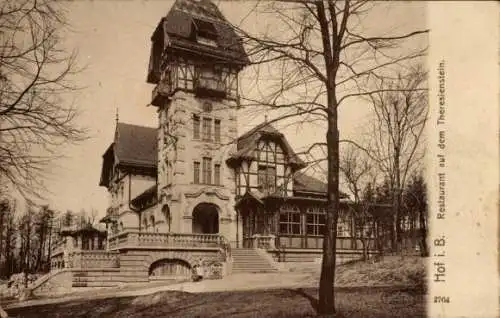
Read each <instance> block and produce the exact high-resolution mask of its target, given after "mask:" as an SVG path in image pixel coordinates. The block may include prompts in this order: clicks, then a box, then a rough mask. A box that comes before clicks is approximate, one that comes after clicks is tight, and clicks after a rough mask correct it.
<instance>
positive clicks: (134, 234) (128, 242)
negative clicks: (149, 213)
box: [108, 231, 229, 253]
mask: <svg viewBox="0 0 500 318" xmlns="http://www.w3.org/2000/svg"><path fill="white" fill-rule="evenodd" d="M108 244H109V249H110V250H116V249H120V248H124V247H128V248H131V247H133V248H141V247H148V248H149V247H156V248H161V247H213V248H223V249H224V250H225V251H227V252H228V253H229V249H228V247H229V244H228V243H227V241H226V239H225V238H224V237H223V236H221V235H218V234H203V233H154V232H139V231H125V232H121V233H118V234H116V235H114V236H111V237H110V238H109V243H108Z"/></svg>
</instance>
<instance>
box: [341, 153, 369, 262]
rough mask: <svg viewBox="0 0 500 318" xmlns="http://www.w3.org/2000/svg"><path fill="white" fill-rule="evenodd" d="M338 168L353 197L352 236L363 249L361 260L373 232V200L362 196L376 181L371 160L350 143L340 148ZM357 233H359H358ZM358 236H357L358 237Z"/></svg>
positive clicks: (365, 253) (366, 253)
mask: <svg viewBox="0 0 500 318" xmlns="http://www.w3.org/2000/svg"><path fill="white" fill-rule="evenodd" d="M342 150H343V151H342V154H341V156H340V163H339V169H340V174H341V177H343V178H342V179H343V180H344V183H345V185H346V187H347V188H348V189H349V191H350V192H351V194H352V195H353V197H354V205H352V206H351V207H350V212H351V213H352V215H353V216H354V222H355V227H354V229H355V233H354V235H353V236H354V238H355V239H357V238H359V239H360V241H361V244H362V249H363V260H367V259H368V238H369V237H370V236H372V235H374V234H375V219H374V218H373V216H372V215H371V214H370V209H371V207H372V204H373V202H370V200H369V198H365V197H363V196H364V194H365V193H363V192H364V191H365V190H366V189H367V187H371V185H372V184H375V183H376V179H377V176H376V172H375V171H374V169H373V166H372V165H373V162H372V161H371V160H370V158H368V156H366V154H365V153H363V151H362V150H360V149H359V148H357V147H355V146H354V145H352V144H347V145H346V147H345V148H344V149H342ZM358 234H359V235H358ZM358 236H359V237H358Z"/></svg>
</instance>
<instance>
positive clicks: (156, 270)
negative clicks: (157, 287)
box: [149, 258, 191, 279]
mask: <svg viewBox="0 0 500 318" xmlns="http://www.w3.org/2000/svg"><path fill="white" fill-rule="evenodd" d="M190 277H191V265H189V264H188V263H187V262H186V261H184V260H181V259H175V258H174V259H168V258H167V259H161V260H158V261H156V262H154V263H152V264H151V265H150V266H149V279H173V278H176V279H186V278H190Z"/></svg>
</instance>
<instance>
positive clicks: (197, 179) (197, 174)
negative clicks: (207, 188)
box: [193, 161, 200, 184]
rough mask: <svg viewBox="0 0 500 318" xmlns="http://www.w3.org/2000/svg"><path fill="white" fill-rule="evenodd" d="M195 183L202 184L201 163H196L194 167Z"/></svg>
mask: <svg viewBox="0 0 500 318" xmlns="http://www.w3.org/2000/svg"><path fill="white" fill-rule="evenodd" d="M193 171H194V174H193V183H195V184H198V183H200V163H199V162H197V161H195V162H194V167H193Z"/></svg>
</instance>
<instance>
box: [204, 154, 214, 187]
mask: <svg viewBox="0 0 500 318" xmlns="http://www.w3.org/2000/svg"><path fill="white" fill-rule="evenodd" d="M203 183H204V184H211V183H212V158H203Z"/></svg>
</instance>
